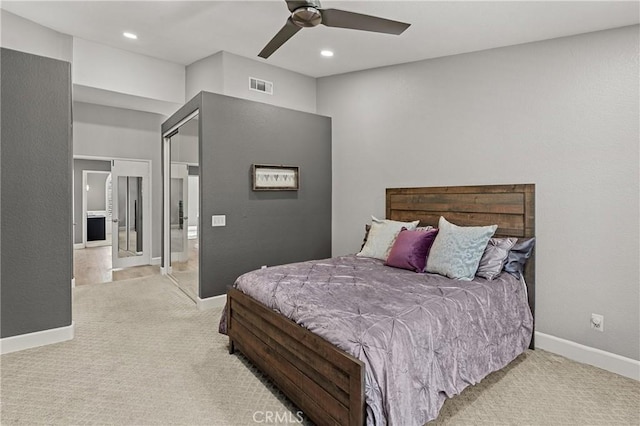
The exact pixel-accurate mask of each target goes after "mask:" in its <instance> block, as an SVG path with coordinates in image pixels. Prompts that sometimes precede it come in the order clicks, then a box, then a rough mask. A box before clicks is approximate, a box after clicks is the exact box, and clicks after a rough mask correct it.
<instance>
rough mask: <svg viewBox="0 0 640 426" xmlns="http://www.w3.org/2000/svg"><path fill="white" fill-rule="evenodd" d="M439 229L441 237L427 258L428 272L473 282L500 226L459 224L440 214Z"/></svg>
mask: <svg viewBox="0 0 640 426" xmlns="http://www.w3.org/2000/svg"><path fill="white" fill-rule="evenodd" d="M438 228H439V231H438V236H437V237H436V240H435V241H434V242H433V246H431V252H430V253H429V258H428V259H427V267H426V269H425V270H426V272H432V273H435V274H440V275H444V276H446V277H449V278H453V279H457V280H465V281H471V280H472V279H473V278H474V276H475V275H476V271H477V270H478V265H479V264H480V259H481V258H482V254H483V253H484V249H485V248H486V247H487V243H488V242H489V239H490V238H491V237H492V236H493V234H494V233H495V232H496V229H498V225H491V226H457V225H454V224H453V223H449V222H447V220H446V219H445V218H444V217H442V216H440V221H439V223H438Z"/></svg>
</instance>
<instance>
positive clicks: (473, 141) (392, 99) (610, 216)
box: [318, 26, 640, 360]
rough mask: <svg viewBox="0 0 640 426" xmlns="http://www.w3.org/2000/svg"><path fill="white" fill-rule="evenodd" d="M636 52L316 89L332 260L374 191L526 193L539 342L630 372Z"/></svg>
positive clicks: (339, 82) (380, 208)
mask: <svg viewBox="0 0 640 426" xmlns="http://www.w3.org/2000/svg"><path fill="white" fill-rule="evenodd" d="M638 46H639V40H638V26H633V27H626V28H621V29H615V30H610V31H603V32H597V33H590V34H585V35H580V36H575V37H567V38H561V39H556V40H549V41H544V42H538V43H531V44H524V45H519V46H512V47H506V48H500V49H494V50H487V51H482V52H477V53H470V54H464V55H458V56H451V57H444V58H439V59H433V60H427V61H421V62H416V63H411V64H404V65H398V66H393V67H388V68H381V69H375V70H368V71H363V72H356V73H351V74H345V75H338V76H333V77H327V78H322V79H319V80H318V112H319V113H320V114H323V115H328V116H331V117H332V118H333V182H334V184H333V254H334V255H340V254H344V253H353V252H355V251H357V249H358V248H359V245H360V243H361V241H362V237H363V232H364V224H365V223H366V222H368V221H369V218H370V215H371V214H374V215H377V216H380V217H382V216H384V194H385V192H384V190H385V188H386V187H404V186H444V185H483V184H502V183H535V184H536V207H537V209H536V210H537V218H536V230H537V232H536V233H537V249H536V257H537V262H536V272H537V279H536V286H537V287H536V288H537V297H536V302H537V304H536V309H537V318H536V320H537V330H538V331H540V332H543V333H547V334H550V335H553V336H557V337H560V338H563V339H567V340H570V341H573V342H577V343H581V344H583V345H587V346H590V347H593V348H598V349H602V350H605V351H608V352H612V353H615V354H619V355H622V356H624V357H628V358H632V359H635V360H638V359H640V354H639V350H640V341H639V338H640V329H639V325H640V316H639V315H640V314H639V311H640V307H639V300H640V294H639V282H640V276H639V270H640V265H639V262H640V253H639V244H638V230H639V227H640V225H639V192H640V185H639V161H638V159H639V148H638V145H639V138H640V136H639V133H638V127H639V123H638V121H639V119H638V117H639V114H640V111H639V109H640V108H639V96H638V95H639V88H638V75H639V66H638ZM592 312H594V313H599V314H603V315H604V317H605V332H604V333H598V332H594V331H592V330H590V328H589V318H590V314H591V313H592Z"/></svg>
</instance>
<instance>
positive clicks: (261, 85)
mask: <svg viewBox="0 0 640 426" xmlns="http://www.w3.org/2000/svg"><path fill="white" fill-rule="evenodd" d="M249 90H255V91H256V92H262V93H266V94H268V95H273V83H272V82H270V81H266V80H260V79H259V78H255V77H249Z"/></svg>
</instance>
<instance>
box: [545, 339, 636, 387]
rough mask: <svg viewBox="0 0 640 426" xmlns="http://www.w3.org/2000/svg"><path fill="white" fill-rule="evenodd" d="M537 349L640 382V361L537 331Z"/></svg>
mask: <svg viewBox="0 0 640 426" xmlns="http://www.w3.org/2000/svg"><path fill="white" fill-rule="evenodd" d="M536 348H540V349H543V350H545V351H549V352H553V353H554V354H558V355H562V356H564V357H567V358H569V359H572V360H574V361H578V362H582V363H584V364H589V365H593V366H595V367H599V368H602V369H603V370H607V371H611V372H612V373H616V374H620V375H621V376H625V377H629V378H631V379H635V380H638V381H640V361H636V360H635V359H631V358H626V357H623V356H620V355H616V354H614V353H611V352H606V351H603V350H600V349H596V348H592V347H590V346H585V345H581V344H579V343H576V342H572V341H570V340H565V339H561V338H559V337H555V336H551V335H549V334H544V333H540V332H538V331H536Z"/></svg>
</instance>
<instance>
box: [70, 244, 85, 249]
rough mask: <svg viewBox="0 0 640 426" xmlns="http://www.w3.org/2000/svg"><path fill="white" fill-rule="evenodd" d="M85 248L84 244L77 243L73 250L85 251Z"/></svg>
mask: <svg viewBox="0 0 640 426" xmlns="http://www.w3.org/2000/svg"><path fill="white" fill-rule="evenodd" d="M83 248H84V243H75V244H74V245H73V249H74V250H80V249H83Z"/></svg>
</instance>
